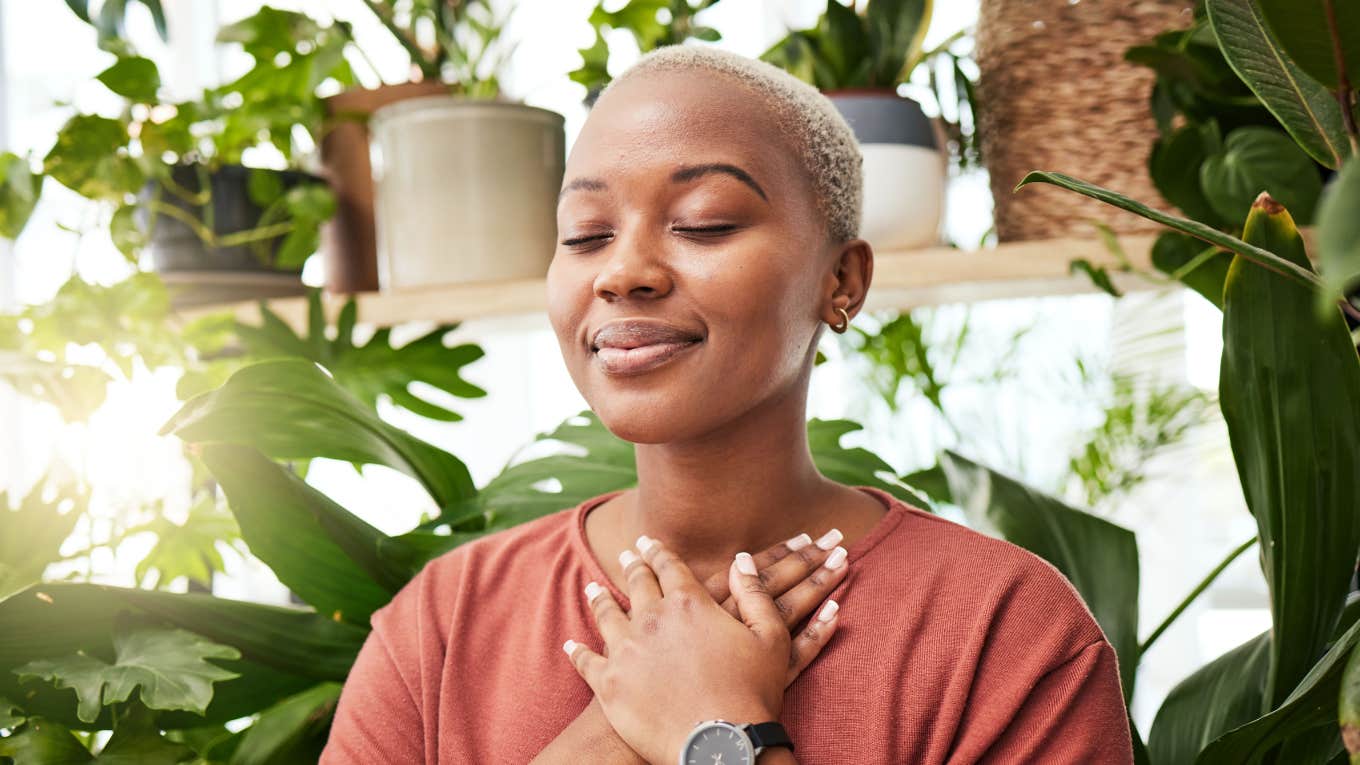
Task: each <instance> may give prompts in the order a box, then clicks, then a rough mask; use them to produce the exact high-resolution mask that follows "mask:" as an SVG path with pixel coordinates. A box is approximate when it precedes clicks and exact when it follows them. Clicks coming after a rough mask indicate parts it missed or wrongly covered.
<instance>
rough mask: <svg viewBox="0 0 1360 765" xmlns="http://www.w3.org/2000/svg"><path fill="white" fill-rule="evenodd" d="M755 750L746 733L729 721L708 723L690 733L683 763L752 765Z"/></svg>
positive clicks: (689, 764) (688, 764)
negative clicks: (752, 748)
mask: <svg viewBox="0 0 1360 765" xmlns="http://www.w3.org/2000/svg"><path fill="white" fill-rule="evenodd" d="M755 760H756V758H755V752H753V751H752V750H751V740H750V739H749V738H747V736H746V733H745V732H743V731H742V730H740V729H739V728H737V726H735V725H733V724H731V723H725V722H715V723H710V724H708V725H706V726H704V727H702V728H699V729H698V730H696V731H694V733H692V734H691V735H690V739H689V741H688V742H687V743H686V745H685V755H684V758H683V760H682V762H683V763H684V765H754V764H755Z"/></svg>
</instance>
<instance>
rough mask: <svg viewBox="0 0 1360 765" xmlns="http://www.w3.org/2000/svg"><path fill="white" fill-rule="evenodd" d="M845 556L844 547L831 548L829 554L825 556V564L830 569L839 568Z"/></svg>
mask: <svg viewBox="0 0 1360 765" xmlns="http://www.w3.org/2000/svg"><path fill="white" fill-rule="evenodd" d="M845 556H846V552H845V548H844V547H839V546H838V547H836V549H834V550H832V551H831V554H830V555H828V556H827V557H826V564H825V565H826V567H827V568H829V569H831V570H832V571H835V570H836V569H838V568H840V567H841V565H842V564H844V563H845Z"/></svg>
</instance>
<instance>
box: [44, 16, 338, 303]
mask: <svg viewBox="0 0 1360 765" xmlns="http://www.w3.org/2000/svg"><path fill="white" fill-rule="evenodd" d="M268 11H269V9H265V10H262V11H261V12H260V14H257V17H261V16H264V15H265V14H266V13H267V12H268ZM248 22H250V20H247V21H245V22H240V23H238V24H237V25H233V27H229V28H228V30H227V31H231V30H233V29H234V30H235V32H236V37H235V38H234V39H236V40H237V41H239V42H241V43H242V44H243V45H244V46H245V48H246V50H247V52H249V53H251V54H252V55H253V56H254V57H255V59H256V63H255V66H254V67H253V68H252V69H251V70H250V71H248V72H247V73H246V74H245V75H243V76H242V77H240V78H238V79H237V80H235V81H232V82H230V83H227V84H225V85H223V86H220V87H218V88H213V89H210V90H208V91H206V92H205V93H204V94H203V95H202V97H201V98H199V99H195V100H189V101H184V102H179V103H167V102H163V101H161V100H160V98H159V90H160V74H159V72H158V70H157V68H156V65H155V63H154V62H152V61H151V60H149V59H146V58H143V57H141V56H138V55H136V54H135V53H131V52H129V51H130V50H131V46H130V45H128V44H127V43H125V42H123V43H121V44H119V45H116V46H114V47H115V48H117V49H118V50H119V51H121V52H120V53H119V54H118V58H117V60H116V61H115V62H114V64H113V65H112V66H110V67H108V68H107V69H106V70H104V71H103V72H101V73H100V74H99V75H98V79H99V81H100V82H102V83H103V84H104V85H105V86H107V87H108V88H109V89H110V90H111V91H113V92H114V93H116V94H118V95H120V96H122V97H123V98H124V99H125V106H124V108H123V110H122V112H121V114H119V115H118V116H117V117H105V116H102V115H98V114H77V115H75V116H74V117H72V118H71V119H70V120H69V121H68V122H67V123H66V124H65V125H64V126H63V127H62V128H61V130H60V131H59V132H58V135H57V141H56V143H55V145H54V146H53V147H52V149H51V150H50V151H49V152H48V153H47V155H46V156H45V157H44V159H43V172H44V174H45V175H46V176H50V177H51V178H52V179H53V180H55V181H57V182H59V183H61V184H62V185H65V186H67V187H68V188H71V189H73V190H74V191H76V192H77V193H79V194H81V195H82V196H84V197H86V198H87V199H90V200H92V201H95V202H97V203H99V204H100V205H101V206H103V207H104V208H105V209H106V211H107V215H108V217H107V221H108V226H109V230H110V233H111V235H112V238H113V242H114V244H115V245H116V246H117V247H118V249H119V250H121V251H122V252H123V253H124V255H126V256H127V257H128V258H129V259H130V260H132V261H134V262H136V261H138V260H139V259H140V257H141V255H142V252H143V250H147V251H149V257H148V260H149V263H148V265H149V266H150V267H151V268H153V269H154V270H156V271H159V272H160V273H161V274H162V275H163V276H164V277H166V279H167V281H169V282H172V283H178V284H182V285H185V287H186V289H181V290H180V291H179V294H178V298H179V301H180V302H181V304H183V303H186V302H201V301H210V300H221V299H228V298H233V297H241V296H244V295H249V296H270V295H275V294H291V293H296V292H300V290H301V286H302V285H301V280H300V278H299V274H300V271H301V266H302V261H303V260H305V259H306V257H307V256H308V255H310V254H312V252H314V251H315V250H316V247H317V242H318V241H319V233H318V232H319V229H320V225H321V223H322V222H323V221H324V220H326V219H327V218H328V217H330V215H331V212H332V211H333V209H334V200H333V198H332V196H331V194H330V191H329V189H328V188H327V186H326V184H325V181H324V180H323V179H321V178H320V177H319V176H316V175H312V174H309V173H305V172H302V171H301V169H300V165H301V160H302V158H303V157H304V156H305V150H306V149H307V148H310V147H308V146H303V147H299V146H297V133H296V130H297V129H298V128H301V129H302V131H303V132H304V133H307V132H313V131H315V127H314V126H316V125H318V124H319V123H320V120H319V116H318V115H319V114H320V105H319V101H318V100H317V99H316V97H315V96H314V93H315V90H316V87H317V85H319V84H320V83H321V82H322V81H324V80H326V79H328V78H333V79H337V80H340V81H341V82H345V81H352V73H350V71H349V68H348V65H347V64H345V62H344V59H343V56H342V55H341V54H340V51H341V46H342V44H343V42H342V41H341V40H339V39H338V35H337V40H336V41H335V42H333V43H331V44H329V45H323V46H317V47H315V48H314V49H313V50H311V51H310V52H309V53H307V54H306V55H299V56H292V57H285V58H279V57H277V56H275V55H273V53H271V51H270V50H269V46H270V43H269V42H268V40H267V39H265V38H263V37H260V36H252V35H251V34H249V32H250V24H249V23H248ZM261 146H270V147H272V148H273V149H274V150H275V151H276V152H277V153H278V154H279V155H281V158H282V161H283V162H284V163H285V164H287V165H290V167H289V168H287V169H282V170H281V169H277V168H266V167H246V166H245V165H244V164H243V163H242V156H243V154H244V153H245V152H246V151H247V150H248V149H252V148H256V147H261Z"/></svg>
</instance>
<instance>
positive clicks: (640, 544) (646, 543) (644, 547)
mask: <svg viewBox="0 0 1360 765" xmlns="http://www.w3.org/2000/svg"><path fill="white" fill-rule="evenodd" d="M654 544H656V540H655V539H652V538H651V537H649V536H647V535H646V534H643V535H642V536H640V537H638V538H637V549H639V550H641V551H642V553H643V554H644V555H645V554H647V552H649V551H650V550H651V549H652V545H654Z"/></svg>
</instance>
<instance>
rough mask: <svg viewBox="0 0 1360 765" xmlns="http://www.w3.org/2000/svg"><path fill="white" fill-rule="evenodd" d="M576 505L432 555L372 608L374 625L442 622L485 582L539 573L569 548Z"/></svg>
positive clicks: (511, 581)
mask: <svg viewBox="0 0 1360 765" xmlns="http://www.w3.org/2000/svg"><path fill="white" fill-rule="evenodd" d="M578 507H579V505H577V506H573V507H567V508H564V509H562V510H558V511H555V512H551V513H548V514H546V515H542V516H539V517H537V518H534V519H532V520H528V521H525V522H523V523H519V524H516V525H514V526H511V527H509V528H506V529H501V530H499V531H495V532H492V533H489V534H485V535H482V536H478V537H475V538H472V539H470V540H468V541H466V542H463V543H461V544H459V545H457V546H456V547H454V548H453V549H451V550H449V551H447V552H444V553H441V554H439V555H437V556H435V557H433V558H431V559H430V560H429V561H428V562H427V563H426V564H425V565H424V566H423V567H422V568H421V570H420V571H419V572H418V573H417V574H416V575H415V576H414V577H412V578H411V580H410V581H408V582H407V583H406V584H405V585H404V586H403V587H402V588H401V590H400V591H398V592H397V593H396V595H394V596H393V597H392V600H391V601H389V602H388V603H387V605H385V606H383V607H382V608H380V609H379V610H378V611H375V612H374V614H373V618H372V623H373V626H374V628H375V629H377V628H380V626H381V625H383V624H384V623H387V622H396V623H402V624H410V623H411V622H412V620H415V619H422V620H424V621H429V622H431V623H433V624H447V623H448V618H447V616H448V612H449V611H450V610H451V609H452V608H453V607H454V606H455V605H456V604H457V603H459V602H460V601H465V600H466V597H467V596H468V595H470V594H471V593H475V592H476V591H478V590H480V589H482V588H484V587H486V586H487V585H488V584H489V583H491V582H500V583H507V582H508V583H513V582H515V581H517V580H519V579H522V578H524V577H533V576H535V574H536V573H541V571H542V570H543V567H544V566H552V565H553V561H554V560H555V559H560V558H562V557H564V556H569V555H571V554H572V544H573V541H572V539H573V531H574V526H573V524H574V523H575V522H576V513H575V510H576V509H577V508H578Z"/></svg>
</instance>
